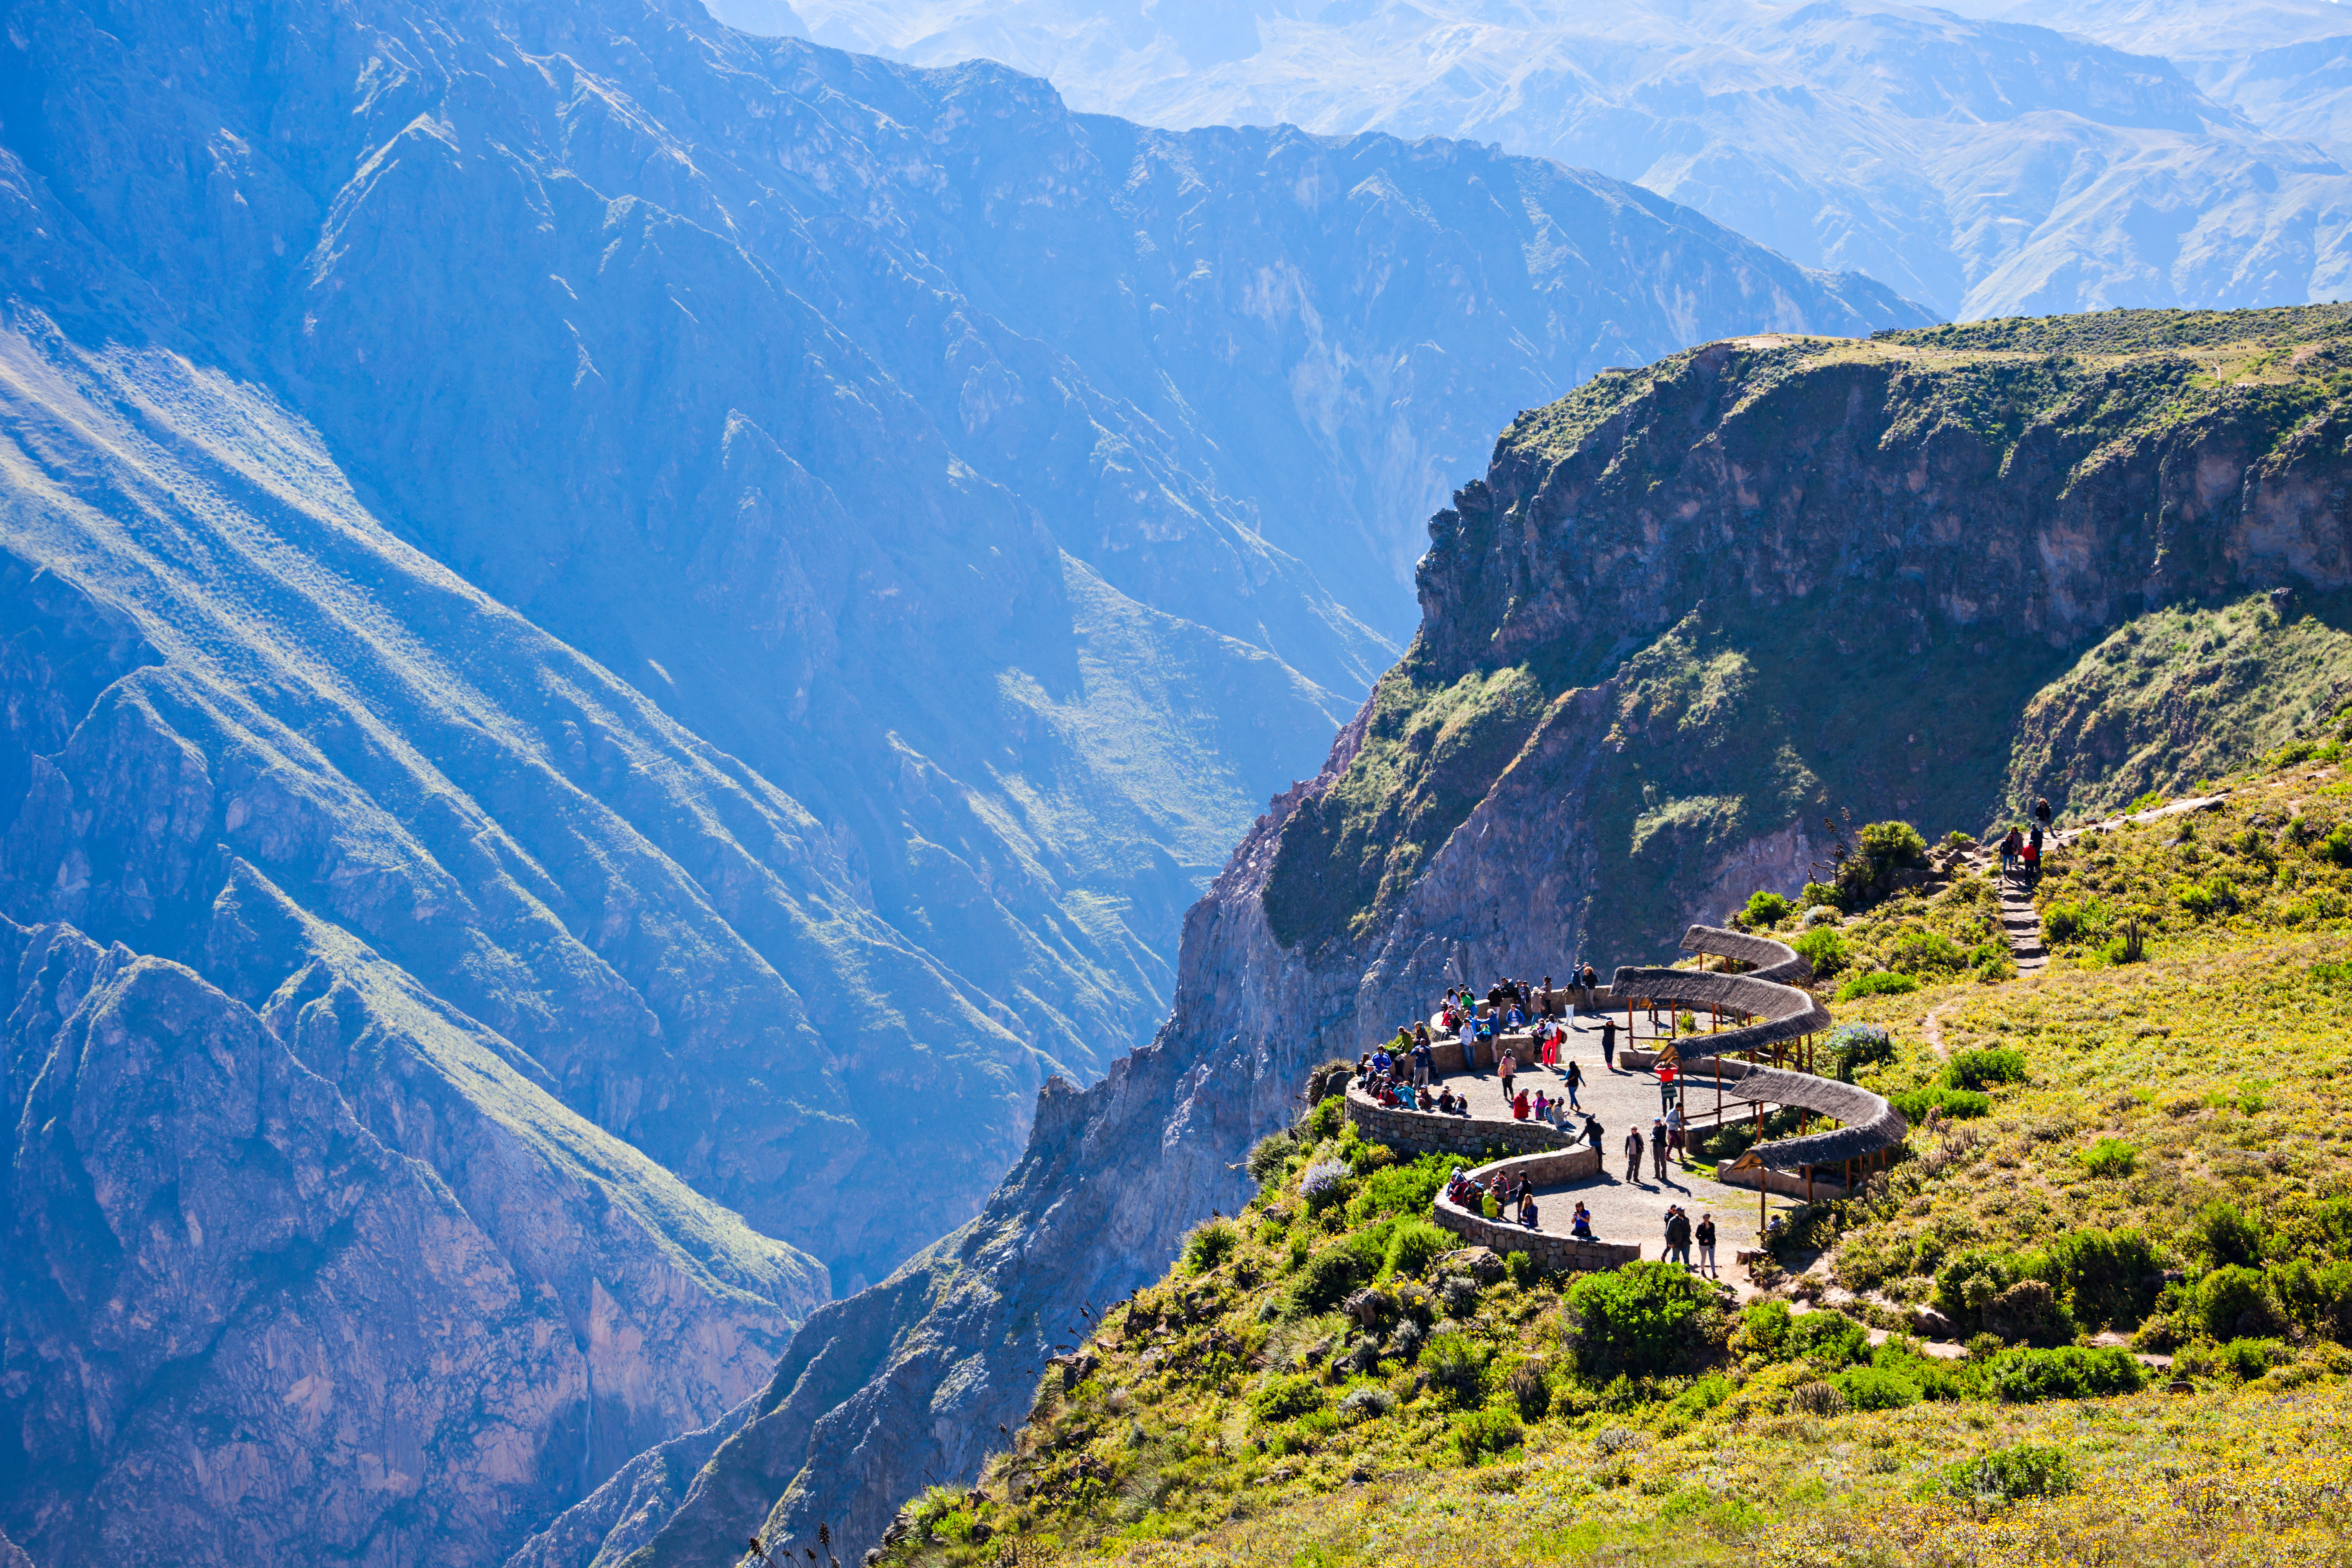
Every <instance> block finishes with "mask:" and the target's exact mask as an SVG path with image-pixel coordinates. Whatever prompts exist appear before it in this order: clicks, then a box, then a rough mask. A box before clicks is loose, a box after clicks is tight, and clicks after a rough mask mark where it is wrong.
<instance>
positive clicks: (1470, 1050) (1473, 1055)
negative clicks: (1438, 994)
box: [1462, 1013, 1478, 1073]
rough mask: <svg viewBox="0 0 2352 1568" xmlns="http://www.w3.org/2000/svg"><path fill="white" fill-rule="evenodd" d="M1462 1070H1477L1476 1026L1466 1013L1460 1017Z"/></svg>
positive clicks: (1473, 1071) (1471, 1071) (1468, 1071)
mask: <svg viewBox="0 0 2352 1568" xmlns="http://www.w3.org/2000/svg"><path fill="white" fill-rule="evenodd" d="M1462 1070H1463V1071H1464V1072H1466V1073H1475V1072H1476V1071H1477V1070H1478V1026H1477V1024H1476V1022H1475V1020H1473V1019H1472V1018H1471V1016H1470V1015H1469V1014H1467V1013H1465V1014H1463V1015H1462Z"/></svg>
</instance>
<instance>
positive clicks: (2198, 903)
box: [2172, 882, 2213, 921]
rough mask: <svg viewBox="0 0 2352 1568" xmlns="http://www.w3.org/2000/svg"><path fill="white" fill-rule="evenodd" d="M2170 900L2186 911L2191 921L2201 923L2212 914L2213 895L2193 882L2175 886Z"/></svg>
mask: <svg viewBox="0 0 2352 1568" xmlns="http://www.w3.org/2000/svg"><path fill="white" fill-rule="evenodd" d="M2172 898H2173V901H2174V902H2176V903H2178V904H2179V906H2180V907H2181V908H2182V909H2184V910H2188V911H2189V915H2190V916H2191V917H2192V918H2193V919H2196V920H2200V921H2201V920H2203V919H2205V918H2206V917H2207V916H2208V915H2210V914H2211V913H2212V912H2213V895H2212V894H2210V893H2209V892H2207V891H2206V890H2205V889H2203V888H2202V887H2200V886H2199V885H2198V884H2197V883H2195V882H2182V883H2179V884H2178V885H2176V886H2175V887H2174V888H2173V889H2172Z"/></svg>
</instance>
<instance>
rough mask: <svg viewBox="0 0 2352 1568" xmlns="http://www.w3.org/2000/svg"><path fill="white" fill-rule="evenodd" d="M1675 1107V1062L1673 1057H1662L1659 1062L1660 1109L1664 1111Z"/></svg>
mask: <svg viewBox="0 0 2352 1568" xmlns="http://www.w3.org/2000/svg"><path fill="white" fill-rule="evenodd" d="M1674 1108H1675V1064H1674V1061H1673V1059H1672V1058H1665V1059H1662V1060H1661V1061H1660V1062H1659V1063H1658V1110H1660V1112H1662V1113H1663V1112H1664V1111H1668V1110H1673V1109H1674Z"/></svg>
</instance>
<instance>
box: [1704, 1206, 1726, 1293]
mask: <svg viewBox="0 0 2352 1568" xmlns="http://www.w3.org/2000/svg"><path fill="white" fill-rule="evenodd" d="M1698 1264H1699V1269H1700V1271H1701V1272H1702V1273H1704V1274H1706V1277H1707V1278H1708V1279H1720V1278H1721V1277H1722V1276H1721V1275H1720V1274H1719V1273H1718V1272H1717V1269H1716V1267H1715V1215H1713V1214H1712V1213H1707V1214H1702V1215H1699V1216H1698Z"/></svg>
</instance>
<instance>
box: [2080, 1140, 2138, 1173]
mask: <svg viewBox="0 0 2352 1568" xmlns="http://www.w3.org/2000/svg"><path fill="white" fill-rule="evenodd" d="M2074 1162H2075V1163H2077V1164H2079V1165H2081V1166H2082V1167H2083V1173H2084V1174H2085V1175H2090V1176H2128V1175H2130V1174H2131V1173H2132V1172H2133V1170H2134V1169H2135V1168H2137V1165H2138V1164H2139V1150H2138V1149H2137V1148H2136V1147H2135V1146H2133V1145H2132V1144H2129V1143H2126V1142H2124V1141H2123V1140H2122V1139H2120V1138H2102V1139H2100V1140H2099V1141H2098V1142H2095V1143H2093V1144H2092V1145H2091V1146H2090V1147H2089V1148H2087V1149H2085V1150H2084V1151H2083V1152H2081V1153H2079V1154H2077V1155H2075V1156H2074Z"/></svg>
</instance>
